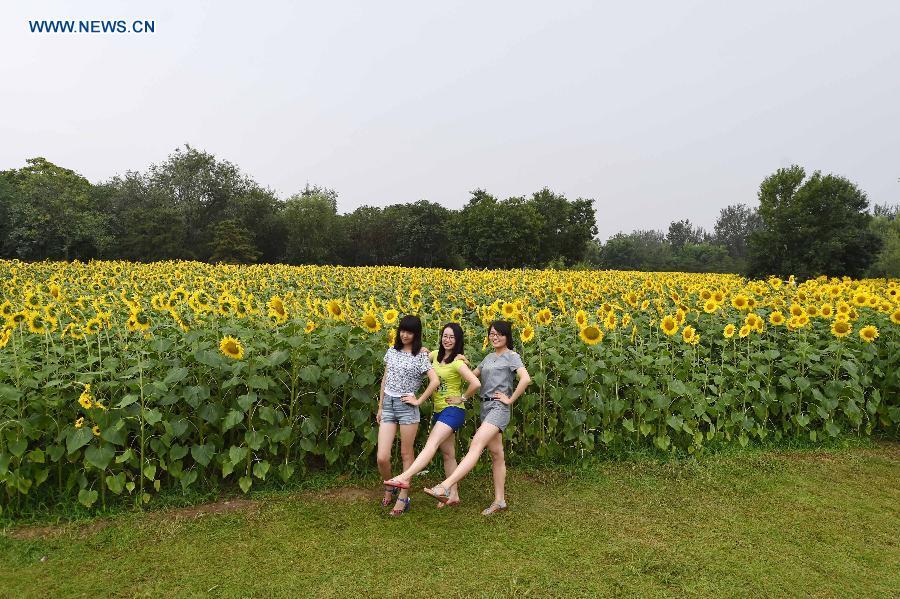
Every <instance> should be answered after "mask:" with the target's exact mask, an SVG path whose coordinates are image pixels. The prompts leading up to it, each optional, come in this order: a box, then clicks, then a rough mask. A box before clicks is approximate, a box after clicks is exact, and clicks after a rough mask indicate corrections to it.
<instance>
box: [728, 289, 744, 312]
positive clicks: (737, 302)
mask: <svg viewBox="0 0 900 599" xmlns="http://www.w3.org/2000/svg"><path fill="white" fill-rule="evenodd" d="M731 305H732V306H734V308H735V309H736V310H746V309H747V306H748V300H747V296H746V295H743V294H740V293H739V294H738V295H736V296H734V297H733V298H731Z"/></svg>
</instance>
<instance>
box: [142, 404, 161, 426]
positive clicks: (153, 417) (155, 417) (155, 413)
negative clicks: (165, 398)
mask: <svg viewBox="0 0 900 599" xmlns="http://www.w3.org/2000/svg"><path fill="white" fill-rule="evenodd" d="M143 415H144V420H145V421H146V422H147V424H150V425H154V424H157V423H158V422H159V421H160V420H162V414H161V413H160V411H159V410H157V409H156V408H153V409H152V410H144V411H143Z"/></svg>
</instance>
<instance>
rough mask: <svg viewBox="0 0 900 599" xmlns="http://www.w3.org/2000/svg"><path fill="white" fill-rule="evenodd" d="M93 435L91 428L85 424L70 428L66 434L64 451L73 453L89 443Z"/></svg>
mask: <svg viewBox="0 0 900 599" xmlns="http://www.w3.org/2000/svg"><path fill="white" fill-rule="evenodd" d="M93 436H94V434H93V433H92V432H91V429H89V428H88V427H86V426H83V427H81V428H73V429H71V430H70V431H69V432H68V434H67V435H66V452H67V453H75V452H76V451H78V450H79V449H81V448H82V447H84V446H85V445H87V444H88V443H90V441H91V439H92V438H93Z"/></svg>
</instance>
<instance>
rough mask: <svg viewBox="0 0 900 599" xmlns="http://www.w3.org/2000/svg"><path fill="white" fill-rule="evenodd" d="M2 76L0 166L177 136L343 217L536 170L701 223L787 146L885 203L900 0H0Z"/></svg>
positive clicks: (569, 185)
mask: <svg viewBox="0 0 900 599" xmlns="http://www.w3.org/2000/svg"><path fill="white" fill-rule="evenodd" d="M32 19H101V20H106V19H124V20H126V21H127V22H128V23H131V21H133V20H134V19H147V20H154V21H155V25H156V31H155V33H152V34H88V33H85V34H36V33H30V32H29V26H28V21H29V20H32ZM0 81H2V88H0V90H2V96H0V97H2V99H0V106H2V110H0V169H6V168H16V167H20V166H22V165H23V164H24V161H25V159H26V158H28V157H32V156H45V157H46V158H48V159H49V160H51V161H53V162H55V163H57V164H59V165H61V166H65V167H67V168H71V169H74V170H76V171H77V172H79V173H81V174H83V175H84V176H86V177H87V178H88V179H90V180H91V181H94V182H97V181H101V180H105V179H108V178H109V177H111V176H113V175H116V174H122V173H124V172H125V171H126V170H145V169H146V168H147V167H148V165H150V164H151V163H154V162H161V161H163V160H164V159H165V158H166V156H167V155H168V154H169V153H170V152H172V151H173V150H174V149H175V148H176V147H178V146H180V145H182V144H184V143H190V144H191V145H193V146H195V147H197V148H200V149H204V150H207V151H209V152H212V153H213V154H215V155H216V156H217V157H219V158H223V159H227V160H230V161H231V162H234V163H235V164H237V165H238V166H240V167H241V169H242V170H243V171H244V172H245V173H247V174H249V175H250V176H252V177H253V178H254V179H255V180H256V181H258V182H259V183H261V184H263V185H265V186H269V187H271V188H273V189H275V190H276V191H277V192H278V193H279V195H280V196H281V197H287V196H288V195H290V194H291V193H294V192H296V191H298V190H299V189H300V188H302V187H303V186H304V185H305V184H306V182H307V181H308V182H310V183H314V184H318V185H323V186H327V187H332V188H334V189H336V190H337V191H338V192H339V194H340V199H339V209H340V210H341V211H342V212H349V211H351V210H353V209H354V208H356V207H357V206H359V205H362V204H370V205H387V204H391V203H400V202H412V201H415V200H419V199H423V198H424V199H427V200H430V201H434V202H440V203H441V204H444V205H445V206H448V207H452V208H459V207H461V206H462V205H463V204H464V203H465V202H466V200H467V199H468V197H469V194H468V192H469V191H470V190H472V189H475V188H478V187H481V188H484V189H486V190H488V191H489V192H490V193H492V194H494V195H495V196H498V197H501V198H505V197H509V196H513V195H528V194H531V193H532V192H534V191H537V190H538V189H540V188H542V187H544V186H547V187H550V188H551V189H553V190H555V191H558V192H561V193H564V194H566V195H567V196H568V197H571V198H574V197H589V198H593V199H595V200H596V202H595V206H596V209H597V217H598V218H597V220H598V225H599V229H600V237H601V238H604V239H605V238H606V237H608V236H609V235H611V234H613V233H615V232H616V231H619V230H624V231H630V230H632V229H636V228H660V229H665V228H666V227H667V226H668V223H669V222H670V221H671V220H674V219H678V218H685V217H686V218H690V219H691V220H692V221H693V222H695V223H697V224H700V225H702V226H705V227H707V228H711V226H712V224H713V223H714V221H715V218H716V216H717V214H718V211H719V209H720V208H722V207H724V206H726V205H728V204H733V203H738V202H744V203H748V204H755V203H756V191H757V189H758V187H759V183H760V181H761V180H762V179H763V178H764V177H765V176H767V175H768V174H770V173H772V172H774V171H775V170H776V169H777V168H779V167H782V166H787V165H789V164H791V163H797V164H800V165H802V166H804V167H805V168H806V169H807V170H808V171H812V170H815V169H820V170H822V171H825V172H832V173H836V174H840V175H843V176H846V177H848V178H849V179H851V180H852V181H855V182H856V183H857V184H859V185H860V187H862V189H863V190H864V191H866V192H867V193H868V195H869V199H870V201H872V202H879V203H897V202H900V182H898V177H900V3H898V2H895V1H884V2H859V3H849V2H843V1H842V2H831V1H829V2H824V1H823V2H791V1H785V0H782V1H778V2H753V3H742V4H741V5H740V6H738V3H734V2H721V1H719V2H697V1H685V0H679V1H678V2H638V3H625V2H566V1H560V2H553V3H551V2H546V1H542V2H521V1H520V2H490V1H485V0H483V1H480V2H452V1H451V2H443V3H425V2H392V1H390V0H388V1H385V2H372V1H367V2H340V1H336V2H320V1H319V2H274V1H269V2H248V1H246V0H244V1H242V2H233V1H231V0H228V1H217V2H212V1H204V2H201V1H189V2H185V1H174V0H152V1H151V0H144V1H139V0H133V1H128V2H125V1H121V0H120V1H114V2H110V1H99V0H97V1H92V0H83V1H79V2H73V1H69V2H61V1H48V0H44V1H42V2H39V3H38V2H10V1H9V0H7V1H5V2H3V3H2V5H0Z"/></svg>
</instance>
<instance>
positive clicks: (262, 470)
mask: <svg viewBox="0 0 900 599" xmlns="http://www.w3.org/2000/svg"><path fill="white" fill-rule="evenodd" d="M269 467H270V466H269V462H267V461H265V460H263V461H261V462H256V463H255V464H253V476H255V477H256V478H258V479H260V480H266V474H268V473H269Z"/></svg>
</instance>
